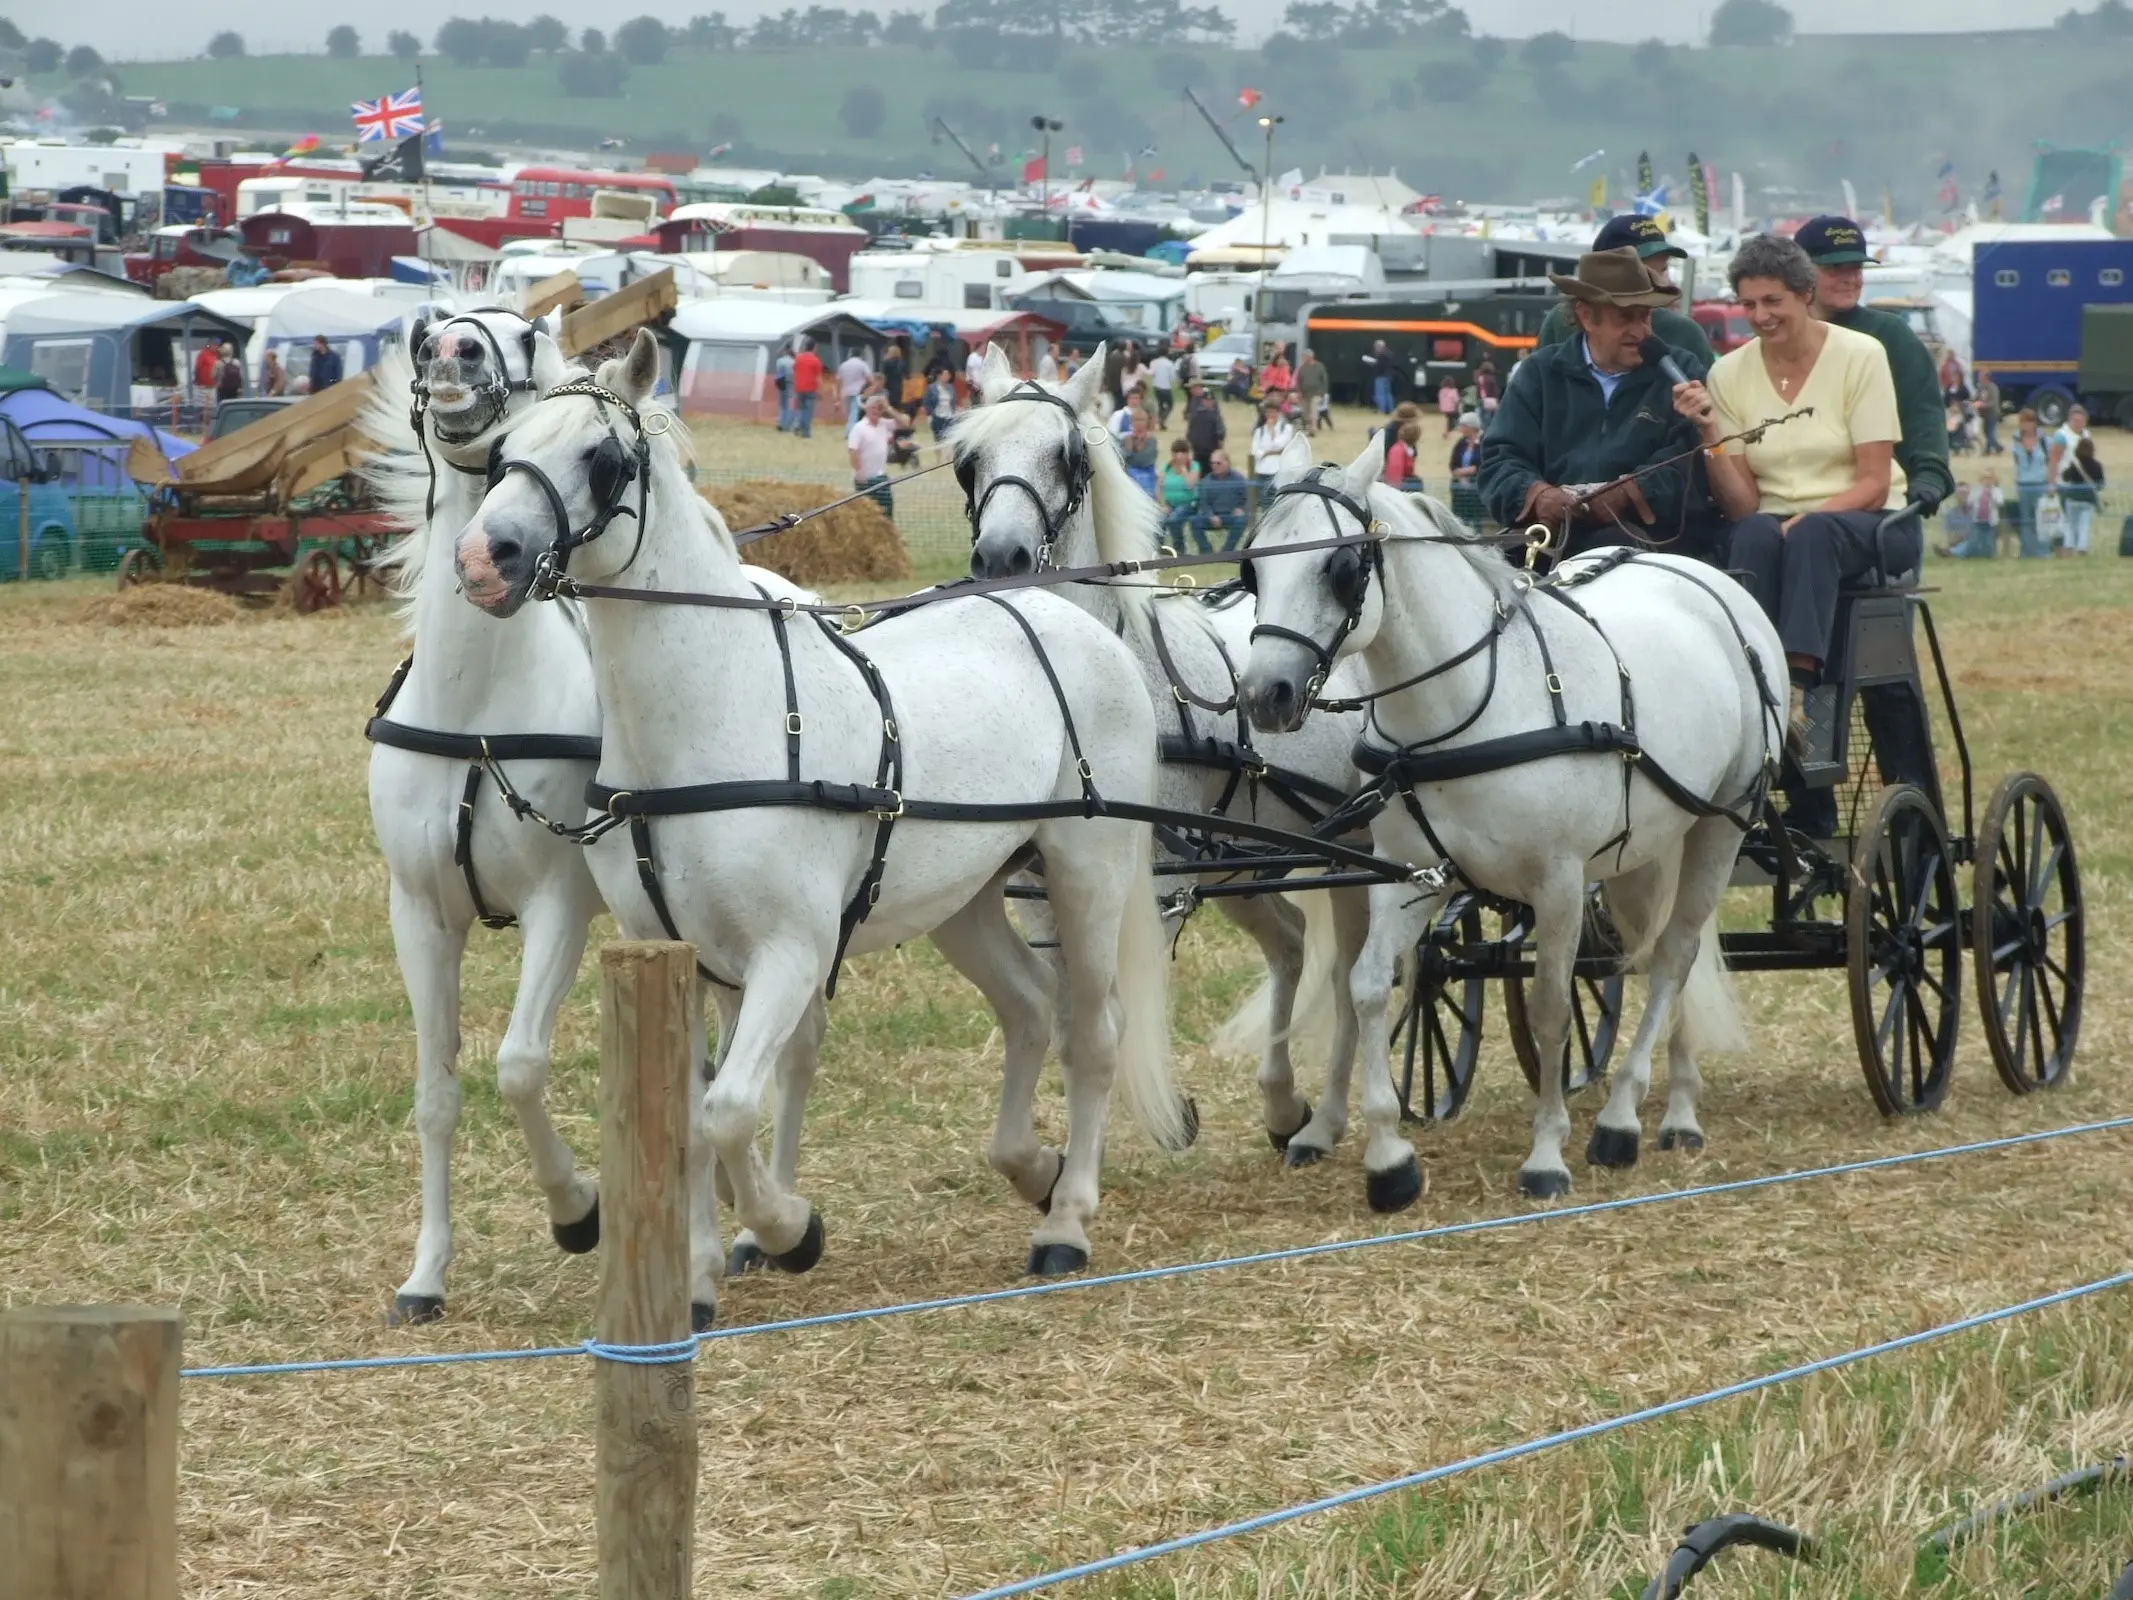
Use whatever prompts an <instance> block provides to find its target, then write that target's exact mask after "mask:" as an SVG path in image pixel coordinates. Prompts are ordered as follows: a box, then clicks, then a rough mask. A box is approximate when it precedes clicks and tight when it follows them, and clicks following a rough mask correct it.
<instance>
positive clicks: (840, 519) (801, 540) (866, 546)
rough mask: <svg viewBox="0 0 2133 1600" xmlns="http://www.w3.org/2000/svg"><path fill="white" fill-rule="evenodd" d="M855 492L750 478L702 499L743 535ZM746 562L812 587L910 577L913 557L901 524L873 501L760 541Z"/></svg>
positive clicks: (746, 550) (720, 487) (709, 492)
mask: <svg viewBox="0 0 2133 1600" xmlns="http://www.w3.org/2000/svg"><path fill="white" fill-rule="evenodd" d="M850 492H851V491H849V490H847V489H839V488H836V487H834V486H832V485H829V484H823V483H781V482H779V481H778V480H776V479H774V478H747V479H743V480H742V481H741V482H739V483H722V484H719V485H718V486H717V488H716V492H713V491H712V490H709V489H707V490H705V491H704V498H705V499H706V500H709V501H710V502H711V503H712V504H713V505H715V506H717V507H718V510H719V514H720V515H721V516H723V517H724V518H725V519H726V526H728V527H729V528H733V529H736V530H738V529H741V528H750V527H754V526H755V525H756V524H757V523H760V522H768V521H770V519H771V518H773V517H776V516H779V515H781V514H783V513H785V512H788V511H812V510H814V509H815V507H817V506H826V505H828V504H829V503H830V502H831V501H833V500H840V499H842V498H843V497H844V496H845V495H846V494H848V493H850ZM741 557H742V559H743V560H745V561H748V562H750V563H752V564H753V565H755V566H759V567H768V568H770V570H771V571H773V572H775V573H778V574H779V575H781V576H783V577H786V578H790V579H791V580H792V581H793V582H794V583H799V584H805V585H807V586H808V587H809V588H820V587H822V586H823V585H824V584H829V583H862V582H871V581H874V580H888V579H897V578H908V577H910V576H911V558H910V556H909V555H908V554H907V553H906V552H905V550H904V542H903V540H902V539H900V538H899V537H897V533H896V525H895V524H894V523H893V522H891V521H890V520H889V519H888V518H887V517H885V516H883V515H882V511H881V507H880V506H878V505H876V504H875V503H874V502H873V501H872V500H854V501H853V502H852V503H851V504H850V505H843V506H839V507H838V508H837V509H836V510H835V511H830V512H825V513H824V514H823V515H822V516H819V517H816V518H814V519H813V520H812V521H809V522H803V523H801V524H800V526H799V527H797V528H788V529H787V530H786V531H785V532H783V533H774V534H772V535H771V536H770V537H769V538H767V539H759V540H757V541H756V542H755V543H754V544H751V545H747V546H744V547H743V548H742V550H741Z"/></svg>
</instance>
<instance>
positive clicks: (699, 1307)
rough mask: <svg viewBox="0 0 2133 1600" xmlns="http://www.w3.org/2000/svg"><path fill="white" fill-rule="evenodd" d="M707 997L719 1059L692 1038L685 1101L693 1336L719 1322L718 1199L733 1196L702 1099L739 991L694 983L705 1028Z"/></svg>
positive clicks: (701, 1037) (735, 1014)
mask: <svg viewBox="0 0 2133 1600" xmlns="http://www.w3.org/2000/svg"><path fill="white" fill-rule="evenodd" d="M707 994H708V995H709V997H710V999H711V1002H712V1006H714V1007H716V1009H717V1011H718V1054H717V1056H716V1057H715V1058H714V1057H713V1056H712V1054H711V1051H710V1049H709V1045H710V1040H709V1038H708V1037H707V1035H706V1034H705V1033H699V1034H698V1035H697V1037H696V1038H695V1040H694V1041H692V1043H691V1046H690V1052H689V1059H690V1060H692V1061H700V1062H702V1063H703V1065H702V1067H701V1068H700V1069H699V1071H700V1073H701V1081H700V1082H699V1083H698V1084H697V1087H696V1093H694V1094H692V1095H691V1096H690V1097H689V1106H690V1110H689V1323H690V1328H691V1331H692V1332H695V1333H702V1332H704V1331H705V1330H706V1329H708V1328H709V1327H710V1326H711V1325H712V1324H713V1323H714V1322H715V1321H717V1320H718V1280H719V1278H720V1277H721V1276H722V1275H723V1274H724V1273H725V1271H726V1255H725V1252H724V1250H722V1249H721V1248H720V1239H719V1222H718V1208H719V1202H720V1200H721V1199H724V1200H725V1202H726V1203H727V1204H729V1205H730V1204H731V1203H732V1200H733V1194H732V1186H731V1185H730V1184H728V1183H727V1182H726V1181H725V1175H724V1174H723V1173H722V1172H721V1171H720V1170H719V1165H718V1152H717V1151H716V1150H714V1149H713V1148H712V1146H711V1116H710V1112H709V1110H708V1100H707V1097H708V1096H709V1094H710V1092H711V1085H712V1084H713V1083H715V1082H716V1081H717V1080H718V1068H719V1064H720V1063H721V1062H723V1061H724V1060H725V1059H726V1047H727V1045H728V1044H730V1043H731V1042H732V1039H733V1025H734V1022H735V1021H736V1020H737V1019H738V1018H739V1016H740V1014H741V996H740V991H738V990H736V989H728V988H726V987H724V986H723V985H714V984H712V983H710V982H708V981H707V980H705V979H702V978H699V979H697V1002H698V1004H697V1012H698V1015H699V1016H700V1017H703V1018H704V1023H703V1025H704V1026H705V1027H706V1028H708V1023H709V1018H708V1015H707V1012H708V1010H709V1009H710V1008H707V1007H705V1006H704V1005H703V1003H702V1002H703V1000H704V998H705V996H706V995H707Z"/></svg>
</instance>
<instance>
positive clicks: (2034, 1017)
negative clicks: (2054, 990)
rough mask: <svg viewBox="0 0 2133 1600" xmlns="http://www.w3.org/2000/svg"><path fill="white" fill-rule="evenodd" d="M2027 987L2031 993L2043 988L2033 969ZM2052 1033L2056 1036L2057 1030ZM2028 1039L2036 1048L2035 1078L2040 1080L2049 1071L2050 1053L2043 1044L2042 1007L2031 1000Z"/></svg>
mask: <svg viewBox="0 0 2133 1600" xmlns="http://www.w3.org/2000/svg"><path fill="white" fill-rule="evenodd" d="M2028 987H2029V988H2030V990H2031V991H2032V992H2033V993H2034V992H2037V991H2041V990H2042V988H2043V985H2042V984H2040V983H2038V982H2037V978H2036V971H2035V969H2034V968H2032V969H2031V971H2030V976H2029V984H2028ZM2053 1031H2054V1034H2055V1035H2056V1033H2057V1030H2056V1029H2054V1030H2053ZM2029 1038H2030V1042H2031V1043H2032V1044H2034V1045H2035V1046H2036V1047H2037V1077H2038V1078H2039V1079H2040V1080H2041V1079H2042V1078H2043V1077H2044V1075H2045V1074H2046V1073H2047V1072H2049V1071H2050V1070H2051V1058H2052V1053H2051V1051H2050V1050H2048V1049H2047V1048H2046V1047H2045V1044H2044V1007H2043V1006H2041V1005H2039V1004H2037V1003H2035V1001H2034V1000H2032V1002H2031V1004H2030V1007H2029Z"/></svg>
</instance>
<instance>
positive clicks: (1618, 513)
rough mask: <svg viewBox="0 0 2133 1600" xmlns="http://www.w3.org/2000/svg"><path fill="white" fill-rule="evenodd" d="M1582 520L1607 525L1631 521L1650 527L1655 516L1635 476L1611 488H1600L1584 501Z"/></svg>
mask: <svg viewBox="0 0 2133 1600" xmlns="http://www.w3.org/2000/svg"><path fill="white" fill-rule="evenodd" d="M1584 520H1585V521H1588V522H1598V523H1604V524H1609V525H1611V524H1613V523H1616V522H1631V523H1637V524H1639V525H1641V526H1644V527H1650V526H1651V525H1652V523H1653V522H1655V521H1656V520H1657V518H1655V517H1654V516H1653V514H1652V507H1651V502H1650V501H1648V500H1646V499H1645V498H1644V490H1643V489H1642V488H1641V487H1640V486H1639V485H1638V483H1637V480H1636V479H1635V478H1631V479H1630V480H1629V481H1628V482H1627V483H1618V484H1616V485H1615V486H1614V487H1613V488H1612V489H1602V490H1601V491H1600V492H1599V493H1598V494H1596V495H1594V496H1593V497H1592V498H1591V499H1590V500H1588V501H1586V502H1585V510H1584Z"/></svg>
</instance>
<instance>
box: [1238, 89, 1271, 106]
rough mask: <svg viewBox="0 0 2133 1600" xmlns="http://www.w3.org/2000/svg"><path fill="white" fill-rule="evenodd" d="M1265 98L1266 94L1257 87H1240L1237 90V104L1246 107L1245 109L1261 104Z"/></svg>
mask: <svg viewBox="0 0 2133 1600" xmlns="http://www.w3.org/2000/svg"><path fill="white" fill-rule="evenodd" d="M1265 98H1266V96H1265V95H1263V94H1261V93H1260V92H1259V91H1258V90H1257V89H1239V90H1238V91H1237V104H1239V105H1240V106H1242V107H1244V109H1245V110H1247V111H1249V110H1251V109H1252V107H1253V106H1256V105H1257V104H1259V102H1260V101H1262V100H1264V99H1265Z"/></svg>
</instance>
